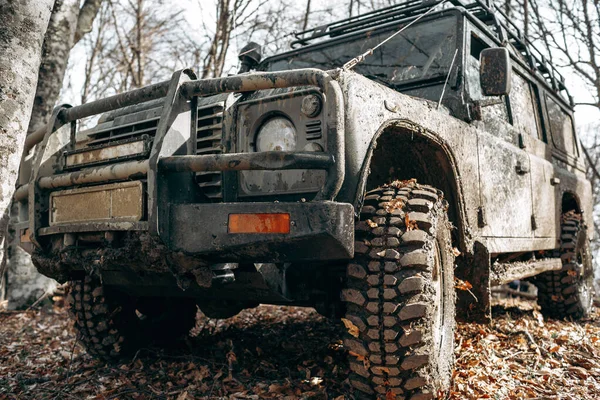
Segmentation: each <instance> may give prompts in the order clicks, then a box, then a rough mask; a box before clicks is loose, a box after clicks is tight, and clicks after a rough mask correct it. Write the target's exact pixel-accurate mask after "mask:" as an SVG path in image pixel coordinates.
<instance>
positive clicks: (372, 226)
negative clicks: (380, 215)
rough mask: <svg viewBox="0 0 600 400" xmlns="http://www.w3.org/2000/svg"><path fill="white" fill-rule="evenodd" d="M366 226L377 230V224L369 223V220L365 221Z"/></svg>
mask: <svg viewBox="0 0 600 400" xmlns="http://www.w3.org/2000/svg"><path fill="white" fill-rule="evenodd" d="M367 225H369V226H370V227H371V228H377V226H378V225H377V224H376V223H375V222H373V221H371V220H370V219H368V220H367Z"/></svg>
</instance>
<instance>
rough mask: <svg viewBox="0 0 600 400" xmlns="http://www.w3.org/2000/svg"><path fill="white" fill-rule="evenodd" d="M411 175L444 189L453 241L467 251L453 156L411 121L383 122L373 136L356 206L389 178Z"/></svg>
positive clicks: (445, 145)
mask: <svg viewBox="0 0 600 400" xmlns="http://www.w3.org/2000/svg"><path fill="white" fill-rule="evenodd" d="M407 142H409V144H408V145H407ZM399 155H401V156H399ZM431 160H434V162H432V161H431ZM412 178H416V179H417V182H418V183H422V184H427V185H431V186H434V187H436V188H438V189H440V190H442V191H443V192H444V196H445V197H446V200H447V201H448V203H449V208H448V218H449V219H450V222H451V223H453V224H454V226H456V228H457V233H458V237H456V238H455V239H457V243H456V244H457V245H459V248H460V250H461V251H463V252H465V251H468V249H469V247H470V246H469V245H468V243H467V234H466V232H467V226H466V225H467V220H466V207H465V199H464V195H463V187H462V184H461V181H460V178H459V172H458V168H457V162H456V157H455V155H454V154H453V152H452V150H451V149H450V146H449V145H448V143H446V142H445V141H444V140H443V139H441V138H440V137H439V136H438V135H437V134H435V133H434V132H431V131H429V130H427V129H424V128H423V127H421V126H420V125H417V124H415V123H413V122H411V121H407V120H390V121H387V122H385V123H383V124H382V125H381V126H380V128H379V129H378V131H377V133H376V134H375V135H374V136H373V139H372V140H371V143H370V145H369V149H368V151H367V155H366V157H365V160H364V162H363V165H362V168H361V175H360V179H359V182H358V191H357V196H356V200H355V206H356V209H357V210H360V208H361V207H362V203H363V198H362V197H363V194H364V193H365V192H366V191H368V190H371V189H373V188H375V187H377V186H379V185H382V184H385V183H388V182H390V181H392V180H396V179H398V180H406V179H412Z"/></svg>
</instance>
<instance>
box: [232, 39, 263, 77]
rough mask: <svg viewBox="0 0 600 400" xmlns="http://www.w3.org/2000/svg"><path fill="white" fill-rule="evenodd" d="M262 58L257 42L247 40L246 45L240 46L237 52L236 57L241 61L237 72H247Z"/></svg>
mask: <svg viewBox="0 0 600 400" xmlns="http://www.w3.org/2000/svg"><path fill="white" fill-rule="evenodd" d="M261 58H262V48H261V47H260V45H259V44H257V43H254V42H249V43H248V44H247V45H245V46H244V47H242V49H241V50H240V53H239V54H238V59H239V60H240V61H241V62H242V65H241V67H240V70H239V71H238V73H239V74H243V73H244V72H248V71H250V70H251V69H253V68H254V67H256V66H257V65H258V63H259V62H260V60H261Z"/></svg>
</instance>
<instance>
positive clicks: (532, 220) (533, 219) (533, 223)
mask: <svg viewBox="0 0 600 400" xmlns="http://www.w3.org/2000/svg"><path fill="white" fill-rule="evenodd" d="M531 229H532V230H534V231H535V230H536V229H537V222H536V221H535V215H531Z"/></svg>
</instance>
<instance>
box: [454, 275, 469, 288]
mask: <svg viewBox="0 0 600 400" xmlns="http://www.w3.org/2000/svg"><path fill="white" fill-rule="evenodd" d="M454 287H455V288H456V289H458V290H465V291H466V290H471V289H473V285H471V283H469V282H468V281H463V280H462V279H458V278H456V277H455V278H454Z"/></svg>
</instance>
